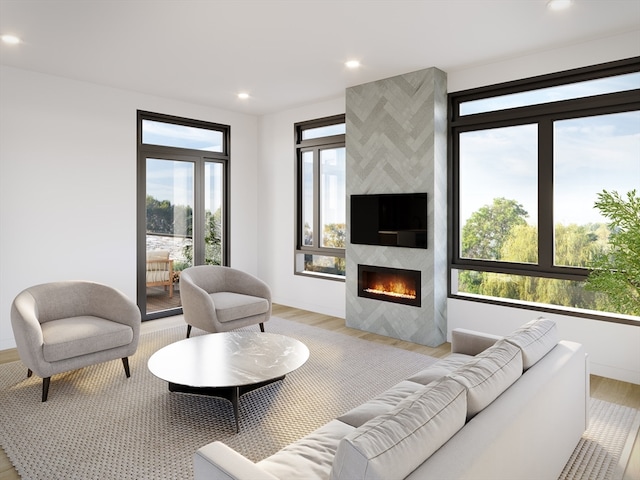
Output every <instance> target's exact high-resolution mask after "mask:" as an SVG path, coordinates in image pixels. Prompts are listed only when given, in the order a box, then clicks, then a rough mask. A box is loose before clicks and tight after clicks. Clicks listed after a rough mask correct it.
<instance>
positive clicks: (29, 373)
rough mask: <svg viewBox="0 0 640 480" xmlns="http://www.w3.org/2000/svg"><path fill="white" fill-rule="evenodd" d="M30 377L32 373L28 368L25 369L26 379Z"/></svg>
mask: <svg viewBox="0 0 640 480" xmlns="http://www.w3.org/2000/svg"><path fill="white" fill-rule="evenodd" d="M31 375H33V372H32V371H31V369H30V368H27V378H30V377H31Z"/></svg>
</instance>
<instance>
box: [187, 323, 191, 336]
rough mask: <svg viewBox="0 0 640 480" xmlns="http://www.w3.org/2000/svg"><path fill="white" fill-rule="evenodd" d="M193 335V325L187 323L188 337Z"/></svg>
mask: <svg viewBox="0 0 640 480" xmlns="http://www.w3.org/2000/svg"><path fill="white" fill-rule="evenodd" d="M189 335H191V325H187V338H189Z"/></svg>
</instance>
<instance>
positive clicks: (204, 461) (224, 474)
mask: <svg viewBox="0 0 640 480" xmlns="http://www.w3.org/2000/svg"><path fill="white" fill-rule="evenodd" d="M193 473H194V479H195V480H205V479H206V480H242V479H246V480H278V479H277V478H276V477H274V476H273V475H271V474H269V473H267V472H265V471H264V470H262V469H261V468H260V467H258V466H257V465H256V464H255V463H253V462H252V461H251V460H249V459H248V458H246V457H244V456H242V455H240V454H239V453H238V452H236V451H235V450H234V449H232V448H231V447H228V446H227V445H225V444H224V443H222V442H213V443H210V444H208V445H205V446H204V447H202V448H200V449H198V451H197V452H196V453H195V454H194V455H193Z"/></svg>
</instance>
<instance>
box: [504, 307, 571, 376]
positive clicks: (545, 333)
mask: <svg viewBox="0 0 640 480" xmlns="http://www.w3.org/2000/svg"><path fill="white" fill-rule="evenodd" d="M504 339H505V340H506V341H507V342H509V343H512V344H513V345H516V346H517V347H519V348H520V350H522V364H523V368H524V370H525V371H526V370H527V369H529V368H530V367H532V366H533V365H535V364H536V363H537V362H538V360H540V359H541V358H542V357H544V356H545V355H546V354H547V353H549V351H550V350H551V349H552V348H553V347H555V346H556V345H557V344H558V341H559V340H560V339H559V338H558V329H557V327H556V322H554V321H553V320H549V319H548V318H542V317H540V318H536V319H535V320H531V321H530V322H528V323H525V324H524V325H522V326H521V327H520V328H518V329H517V330H515V331H514V332H513V333H511V334H509V335H507V336H506V337H504Z"/></svg>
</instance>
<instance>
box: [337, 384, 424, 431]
mask: <svg viewBox="0 0 640 480" xmlns="http://www.w3.org/2000/svg"><path fill="white" fill-rule="evenodd" d="M420 388H422V385H420V384H419V383H416V382H409V381H407V380H403V381H402V382H400V383H398V384H397V385H395V386H393V387H391V388H390V389H389V390H387V391H386V392H384V393H382V394H380V395H378V396H377V397H375V398H374V399H373V400H369V401H368V402H366V403H363V404H362V405H358V406H357V407H355V408H353V409H351V410H349V411H348V412H347V413H345V414H344V415H341V416H339V417H338V420H340V421H341V422H344V423H347V424H349V425H351V426H352V427H355V428H358V427H360V426H362V425H363V424H365V423H366V422H368V421H369V420H371V419H372V418H375V417H377V416H378V415H382V414H383V413H387V412H390V411H391V410H393V409H394V408H396V407H397V406H398V404H399V403H400V402H401V401H402V400H404V399H405V398H407V397H408V396H409V395H411V394H412V393H414V392H415V391H417V390H418V389H420Z"/></svg>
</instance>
